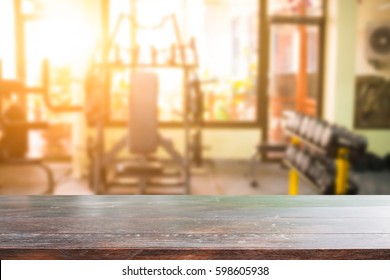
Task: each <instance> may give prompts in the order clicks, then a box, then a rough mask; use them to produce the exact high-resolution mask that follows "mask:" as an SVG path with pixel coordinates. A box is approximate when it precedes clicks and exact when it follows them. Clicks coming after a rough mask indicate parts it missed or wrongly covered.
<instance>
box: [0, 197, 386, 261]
mask: <svg viewBox="0 0 390 280" xmlns="http://www.w3.org/2000/svg"><path fill="white" fill-rule="evenodd" d="M389 210H390V197H364V196H359V197H356V196H355V197H345V196H343V197H325V196H318V197H317V196H312V197H310V196H308V197H287V196H286V197H253V196H252V197H202V196H67V197H61V196H56V197H54V196H52V197H47V196H37V197H0V257H1V259H20V258H22V259H23V258H24V259H34V258H38V259H42V258H43V259H95V258H98V259H154V258H157V259H158V258H165V259H207V258H208V259H278V258H282V259H313V258H314V259H332V258H334V259H340V258H341V259H342V258H348V259H367V258H369V259H371V258H377V259H389V258H390V257H389V255H390V211H389ZM275 256H277V257H275Z"/></svg>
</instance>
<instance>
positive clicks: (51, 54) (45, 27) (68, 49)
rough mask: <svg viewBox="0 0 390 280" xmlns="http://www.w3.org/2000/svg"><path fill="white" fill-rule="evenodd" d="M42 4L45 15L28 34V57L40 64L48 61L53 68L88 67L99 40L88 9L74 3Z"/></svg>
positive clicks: (34, 23)
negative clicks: (43, 60) (87, 63)
mask: <svg viewBox="0 0 390 280" xmlns="http://www.w3.org/2000/svg"><path fill="white" fill-rule="evenodd" d="M43 2H44V3H43V4H42V6H43V7H44V8H43V15H42V16H39V17H38V19H37V20H34V21H32V22H31V28H30V29H28V27H27V30H26V35H27V40H28V41H27V52H28V54H30V55H29V57H30V58H31V59H32V60H33V61H36V62H37V63H38V60H40V61H42V59H49V61H50V63H51V65H53V66H70V67H72V68H75V69H79V68H84V67H86V66H87V65H86V62H87V61H89V60H90V59H91V58H92V55H93V50H94V47H95V46H96V42H97V38H98V32H97V30H98V24H96V22H94V16H93V14H92V13H91V12H90V11H89V10H88V8H89V7H88V5H87V4H83V3H84V2H81V1H75V0H71V1H66V2H65V1H43ZM85 3H88V2H85ZM91 10H92V11H94V9H91Z"/></svg>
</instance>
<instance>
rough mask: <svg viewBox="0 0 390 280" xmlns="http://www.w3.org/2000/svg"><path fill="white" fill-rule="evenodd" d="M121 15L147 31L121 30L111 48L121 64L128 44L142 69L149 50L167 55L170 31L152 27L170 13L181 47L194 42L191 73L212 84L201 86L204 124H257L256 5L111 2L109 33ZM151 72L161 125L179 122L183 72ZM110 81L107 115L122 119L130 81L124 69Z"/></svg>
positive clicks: (247, 0)
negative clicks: (118, 53) (155, 78)
mask: <svg viewBox="0 0 390 280" xmlns="http://www.w3.org/2000/svg"><path fill="white" fill-rule="evenodd" d="M156 7H158V9H156ZM124 13H125V14H130V15H131V16H132V17H134V18H136V20H137V24H138V25H140V26H143V27H149V28H137V29H136V30H133V31H132V30H131V29H130V28H129V27H130V25H125V26H124V27H123V28H121V30H120V31H119V32H118V36H117V40H116V42H115V44H117V48H118V49H120V50H125V51H124V52H123V56H122V58H121V59H122V60H124V61H127V62H129V60H130V58H129V57H127V58H126V54H125V52H126V50H128V49H129V48H132V47H131V44H132V43H133V45H134V44H136V45H138V46H139V48H140V54H139V60H140V61H139V62H140V63H141V64H142V63H148V62H150V55H149V54H150V52H149V50H150V48H151V47H154V48H155V49H158V50H160V51H162V52H164V50H165V52H167V51H169V50H170V48H171V46H172V45H173V44H175V43H176V38H175V36H174V33H173V30H172V28H171V27H172V26H170V25H167V26H159V28H152V26H156V25H159V22H160V21H161V19H163V18H164V17H166V16H168V15H170V14H174V15H175V16H176V18H177V23H178V27H179V30H180V33H181V36H182V41H183V43H184V44H188V43H189V42H191V38H195V41H194V42H196V49H197V54H198V61H199V65H198V66H199V67H198V68H197V69H194V70H195V71H196V75H197V76H198V77H199V78H200V80H201V81H205V80H213V82H210V83H207V84H204V85H202V91H203V95H202V103H203V109H204V112H203V115H202V117H203V120H204V121H205V122H206V123H241V122H246V123H255V122H257V121H258V120H257V115H258V114H257V110H258V108H257V103H258V101H257V96H258V90H257V69H258V0H213V1H210V0H208V1H198V0H172V1H171V0H170V1H169V3H168V1H167V3H166V4H164V5H162V4H161V1H157V0H146V1H145V0H144V1H141V0H138V1H137V0H134V1H120V0H111V1H110V30H113V29H114V26H115V23H116V22H117V20H118V18H119V17H120V16H121V15H122V14H124ZM131 36H134V37H133V38H131ZM132 40H133V42H132ZM127 53H128V52H127ZM168 54H169V52H168ZM189 56H190V57H191V54H190V55H189ZM189 60H190V61H191V60H192V58H189ZM154 71H157V72H158V73H159V75H160V76H161V79H160V82H161V85H160V95H159V96H160V99H159V115H160V120H161V121H163V122H172V121H180V120H181V115H182V114H183V103H184V101H183V86H184V85H183V79H184V77H183V72H180V71H174V70H172V69H158V70H156V69H154ZM113 76H114V77H113V84H112V92H111V95H112V96H113V98H111V100H112V101H114V102H111V105H110V107H111V112H115V116H114V118H115V119H116V120H121V119H122V120H124V119H125V118H126V117H127V114H126V110H127V104H126V102H127V101H125V100H127V97H126V96H127V94H128V93H127V92H128V88H129V84H128V83H129V81H128V77H129V76H128V74H126V73H125V72H124V71H123V70H120V71H116V73H114V75H113ZM115 100H116V101H115Z"/></svg>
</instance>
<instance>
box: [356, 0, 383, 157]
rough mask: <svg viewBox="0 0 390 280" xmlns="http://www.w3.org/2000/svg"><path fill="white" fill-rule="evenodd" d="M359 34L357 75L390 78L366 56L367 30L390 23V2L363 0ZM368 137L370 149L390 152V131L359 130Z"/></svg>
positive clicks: (359, 12)
mask: <svg viewBox="0 0 390 280" xmlns="http://www.w3.org/2000/svg"><path fill="white" fill-rule="evenodd" d="M358 19H359V20H358V33H357V36H358V37H357V42H358V43H357V46H358V49H357V54H356V73H357V75H367V74H374V75H380V76H384V77H386V78H390V69H389V68H387V69H384V70H381V71H376V70H375V69H374V68H373V67H371V66H370V65H369V64H368V63H367V60H366V59H365V54H364V42H365V30H366V25H367V23H370V22H385V21H387V22H390V1H388V0H363V1H361V3H360V5H359V6H358ZM358 132H359V133H362V134H363V135H365V136H366V137H368V139H369V141H370V148H371V150H373V151H374V152H376V153H379V154H382V155H384V154H386V153H389V152H390V129H387V130H359V131H358Z"/></svg>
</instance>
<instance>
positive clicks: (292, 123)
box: [287, 112, 302, 133]
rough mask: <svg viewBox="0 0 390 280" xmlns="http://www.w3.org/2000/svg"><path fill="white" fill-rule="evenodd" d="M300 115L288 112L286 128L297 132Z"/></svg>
mask: <svg viewBox="0 0 390 280" xmlns="http://www.w3.org/2000/svg"><path fill="white" fill-rule="evenodd" d="M301 121H302V115H300V114H299V113H297V112H288V119H287V128H288V129H289V130H291V131H292V132H294V133H298V131H299V127H300V125H301Z"/></svg>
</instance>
